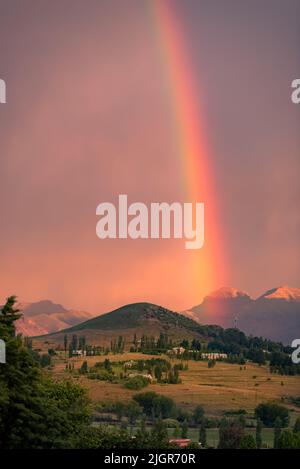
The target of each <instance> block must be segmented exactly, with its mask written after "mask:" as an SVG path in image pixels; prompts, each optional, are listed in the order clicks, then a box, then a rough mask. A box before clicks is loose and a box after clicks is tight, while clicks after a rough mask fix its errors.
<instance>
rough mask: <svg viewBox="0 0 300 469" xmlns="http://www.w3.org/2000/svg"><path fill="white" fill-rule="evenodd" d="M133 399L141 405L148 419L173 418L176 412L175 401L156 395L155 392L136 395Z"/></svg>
mask: <svg viewBox="0 0 300 469" xmlns="http://www.w3.org/2000/svg"><path fill="white" fill-rule="evenodd" d="M133 399H134V400H135V401H136V402H137V403H138V404H140V406H141V407H142V408H143V412H144V413H145V414H146V415H147V416H148V417H154V418H155V417H156V418H157V417H161V418H168V417H171V416H172V414H173V413H174V410H175V403H174V401H173V399H171V398H170V397H167V396H162V395H160V394H156V393H155V392H153V391H149V392H144V393H141V394H136V395H135V396H134V397H133Z"/></svg>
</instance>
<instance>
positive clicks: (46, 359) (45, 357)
mask: <svg viewBox="0 0 300 469" xmlns="http://www.w3.org/2000/svg"><path fill="white" fill-rule="evenodd" d="M40 364H41V367H42V368H45V367H46V366H50V365H51V356H50V355H49V354H48V353H43V354H42V355H41V357H40Z"/></svg>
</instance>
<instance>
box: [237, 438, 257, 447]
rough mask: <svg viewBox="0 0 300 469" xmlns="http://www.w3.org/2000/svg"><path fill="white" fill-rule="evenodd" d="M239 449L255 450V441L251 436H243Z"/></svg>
mask: <svg viewBox="0 0 300 469" xmlns="http://www.w3.org/2000/svg"><path fill="white" fill-rule="evenodd" d="M240 449H256V443H255V439H254V437H253V436H252V435H245V436H243V437H242V438H241V442H240Z"/></svg>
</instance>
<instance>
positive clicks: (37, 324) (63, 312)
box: [17, 300, 91, 336]
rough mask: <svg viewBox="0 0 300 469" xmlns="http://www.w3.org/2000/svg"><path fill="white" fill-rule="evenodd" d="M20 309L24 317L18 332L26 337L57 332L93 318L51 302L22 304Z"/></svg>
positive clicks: (19, 322)
mask: <svg viewBox="0 0 300 469" xmlns="http://www.w3.org/2000/svg"><path fill="white" fill-rule="evenodd" d="M18 307H19V309H20V310H21V311H22V313H23V316H22V318H21V319H19V320H18V322H17V332H19V333H22V334H23V335H25V336H36V335H42V334H48V333H50V332H56V331H59V330H61V329H65V328H66V327H70V326H73V325H75V324H78V323H79V322H82V321H85V320H86V319H89V318H90V317H91V314H89V313H87V312H85V311H75V310H68V309H66V308H64V307H63V306H62V305H60V304H55V303H52V301H50V300H44V301H37V302H35V303H20V304H19V305H18Z"/></svg>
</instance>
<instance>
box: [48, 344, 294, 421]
mask: <svg viewBox="0 0 300 469" xmlns="http://www.w3.org/2000/svg"><path fill="white" fill-rule="evenodd" d="M105 358H109V359H110V360H111V361H126V360H135V359H141V358H142V359H149V358H151V355H143V354H141V353H124V354H116V355H112V354H110V355H108V356H96V357H85V358H72V359H67V361H68V362H71V363H74V368H75V369H79V368H80V366H81V364H82V362H83V361H84V360H87V362H88V365H89V366H92V365H93V364H95V363H96V362H100V361H104V360H105ZM156 358H157V356H156ZM163 358H167V357H163ZM167 359H169V358H167ZM175 361H176V360H173V363H175ZM53 363H54V368H53V373H54V374H55V375H56V376H66V375H67V373H66V371H65V366H66V361H65V359H64V356H63V354H62V355H61V356H60V357H55V359H54V362H53ZM180 378H181V379H182V383H180V384H157V383H156V384H150V385H149V386H148V387H147V388H145V389H147V390H151V391H155V392H157V393H159V394H163V395H166V396H169V397H171V398H173V399H174V401H175V402H176V403H177V404H178V405H180V406H182V407H184V408H190V409H192V408H193V407H195V406H196V405H197V404H200V405H202V406H203V407H204V409H205V412H206V414H207V416H211V417H220V416H222V415H223V413H224V411H231V410H233V411H236V410H238V409H240V408H243V409H245V410H246V411H247V413H248V414H253V411H254V409H255V407H256V406H257V405H258V404H259V403H260V402H265V401H270V400H276V401H278V402H281V403H284V404H285V405H287V407H289V409H290V410H291V416H292V420H294V419H295V418H296V416H298V415H300V409H299V408H297V407H296V406H293V405H291V404H289V397H291V396H294V397H295V396H299V395H300V376H280V375H277V374H276V375H275V374H270V372H269V369H268V367H266V366H258V365H255V364H252V363H247V365H246V369H244V367H242V369H240V366H239V365H235V364H228V363H225V362H217V364H216V366H215V367H214V368H208V366H207V362H205V361H198V362H196V361H188V370H186V371H181V372H180ZM77 379H78V381H79V382H81V383H82V384H83V385H84V386H85V387H86V388H87V389H88V393H89V396H90V398H91V399H92V401H93V402H94V403H100V402H109V401H114V400H122V401H128V400H130V399H131V398H132V396H133V395H134V394H136V392H137V391H132V390H129V389H125V388H124V387H123V385H122V384H121V383H118V384H113V383H109V382H107V381H97V380H90V379H88V378H86V377H85V376H80V377H77Z"/></svg>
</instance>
